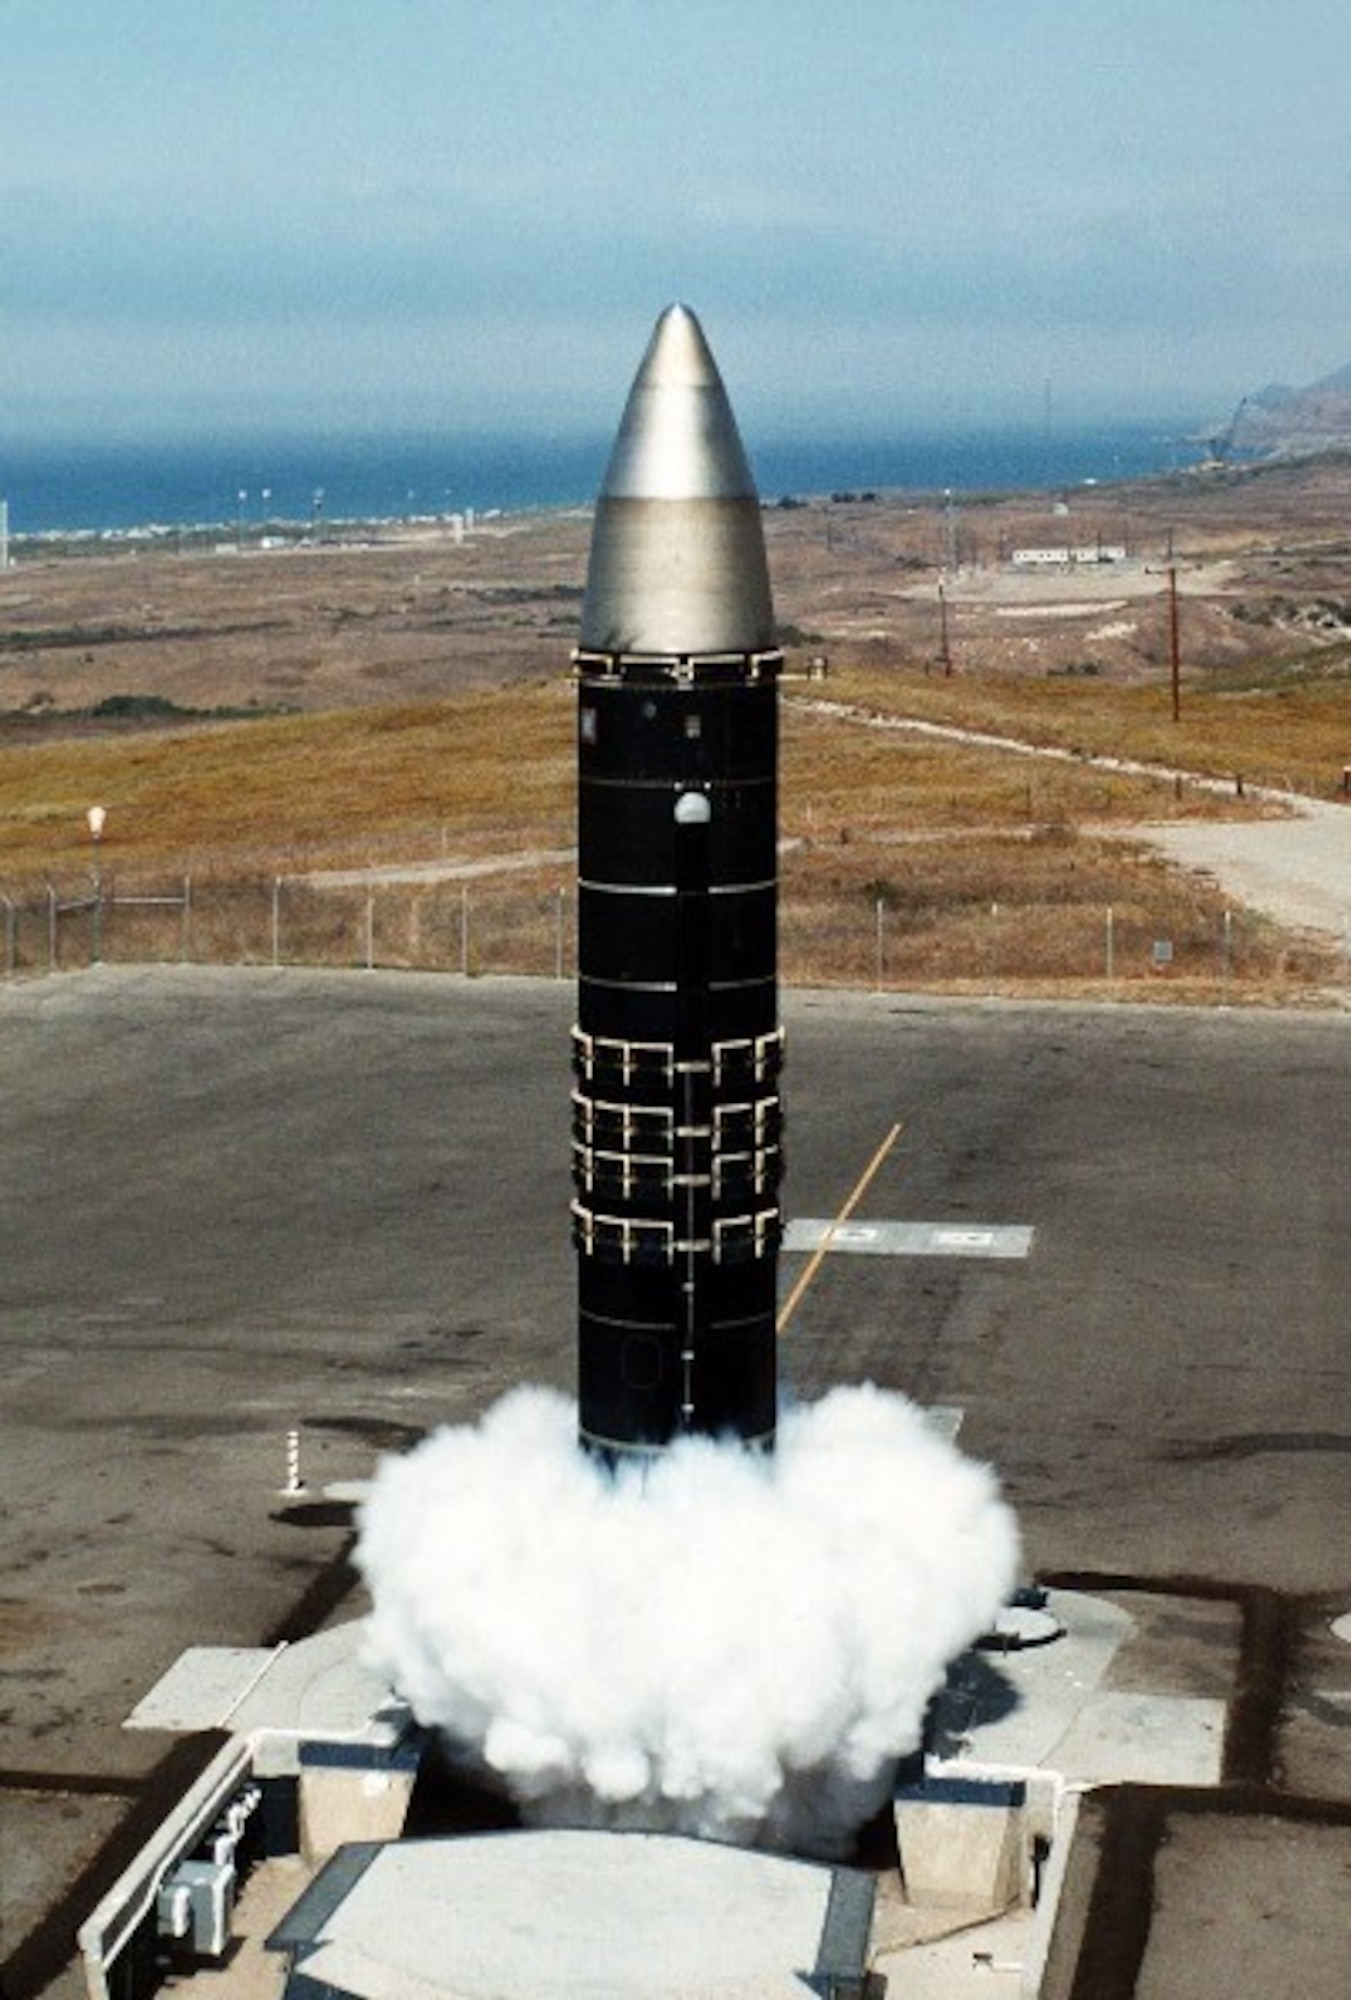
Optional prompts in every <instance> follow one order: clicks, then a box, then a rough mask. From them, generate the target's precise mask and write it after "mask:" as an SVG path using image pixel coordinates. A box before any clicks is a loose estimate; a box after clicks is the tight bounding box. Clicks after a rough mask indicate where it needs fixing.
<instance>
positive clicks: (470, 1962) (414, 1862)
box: [273, 1831, 872, 2000]
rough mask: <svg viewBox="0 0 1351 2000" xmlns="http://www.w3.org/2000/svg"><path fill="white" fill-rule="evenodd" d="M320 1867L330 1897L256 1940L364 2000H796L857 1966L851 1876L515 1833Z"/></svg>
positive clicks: (863, 1947)
mask: <svg viewBox="0 0 1351 2000" xmlns="http://www.w3.org/2000/svg"><path fill="white" fill-rule="evenodd" d="M349 1858H350V1859H351V1860H354V1861H357V1862H360V1863H361V1864H362V1865H360V1867H359V1868H357V1867H351V1866H349V1865H348V1862H349ZM331 1867H332V1869H333V1870H334V1871H335V1872H336V1873H337V1874H338V1875H339V1876H340V1877H341V1878H342V1879H341V1880H340V1881H339V1883H338V1885H337V1888H336V1891H335V1894H334V1895H333V1896H332V1897H329V1896H327V1894H326V1877H325V1876H323V1875H321V1876H320V1877H319V1879H318V1880H317V1882H316V1883H315V1884H314V1886H313V1888H312V1889H311V1891H310V1892H309V1894H308V1896H307V1897H306V1898H305V1899H304V1900H303V1902H302V1903H301V1904H300V1905H298V1906H297V1909H296V1910H295V1911H293V1912H292V1914H291V1916H290V1917H289V1918H287V1919H286V1920H285V1921H284V1922H283V1923H282V1924H281V1925H280V1926H279V1927H278V1929H277V1931H276V1933H274V1939H273V1942H274V1944H275V1946H276V1947H277V1948H278V1949H287V1950H290V1951H294V1952H296V1953H297V1963H298V1967H299V1969H300V1970H302V1971H303V1972H304V1974H305V1976H306V1978H307V1979H308V1980H316V1981H319V1982H321V1983H323V1984H324V1985H326V1986H328V1987H329V1988H330V1989H332V1990H336V1991H338V1992H341V1993H345V1994H353V1995H358V1996H369V2000H388V1996H391V1995H394V1994H396V1993H397V1994H401V1995H405V1996H407V1995H410V1994H411V1995H417V1996H419V2000H487V1996H489V1995H491V1996H492V2000H516V1996H520V2000H526V1996H529V2000H574V1996H585V2000H693V1996H696V1995H697V1996H699V2000H774V1996H775V1995H782V1996H783V2000H801V1994H802V1989H803V1983H804V1981H806V1982H807V1983H809V1984H810V1983H811V1982H812V1981H813V1980H814V1979H821V1978H824V1977H826V1976H827V1975H829V1976H832V1977H834V1978H835V1979H837V1980H838V1981H840V1982H841V1983H840V1984H839V1986H838V1987H836V1988H835V1989H833V1990H838V1991H842V1992H846V1991H848V1990H849V1982H850V1981H851V1980H852V1981H853V1982H854V1984H855V1990H857V1989H858V1986H859V1985H860V1984H861V1979H862V1974H863V1972H864V1969H865V1965H866V1953H867V1940H868V1930H869V1926H870V1920H871V1911H872V1885H871V1882H870V1880H869V1878H867V1877H865V1876H861V1875H857V1874H855V1873H854V1872H853V1871H851V1870H847V1869H834V1868H828V1867H821V1866H818V1865H815V1864H813V1863H809V1862H803V1861H794V1860H789V1859H787V1858H785V1857H783V1856H778V1855H764V1854H753V1853H750V1852H748V1851H746V1850H744V1849H740V1848H731V1847H720V1846H717V1845H714V1844H713V1843H711V1842H705V1841H695V1840H683V1839H676V1838H672V1837H668V1836H663V1835H649V1834H603V1833H577V1832H561V1831H560V1832H544V1833H519V1834H508V1835H497V1836H484V1837H478V1838H470V1839H464V1840H444V1841H404V1842H400V1843H398V1844H397V1845H394V1846H389V1847H384V1848H380V1849H378V1850H376V1851H373V1852H371V1853H369V1854H368V1855H363V1854H361V1853H360V1851H359V1850H355V1849H347V1850H345V1851H344V1852H343V1853H341V1854H339V1855H338V1856H336V1857H335V1860H334V1862H333V1863H332V1864H331ZM842 1891H843V1894H842ZM850 1892H856V1893H855V1894H853V1895H852V1898H851V1893H850ZM851 1900H852V1903H853V1908H852V1910H847V1909H846V1906H848V1905H849V1904H850V1902H851ZM842 1909H846V1914H844V1916H843V1917H842V1914H841V1912H842ZM817 1990H823V1989H822V1988H818V1989H817Z"/></svg>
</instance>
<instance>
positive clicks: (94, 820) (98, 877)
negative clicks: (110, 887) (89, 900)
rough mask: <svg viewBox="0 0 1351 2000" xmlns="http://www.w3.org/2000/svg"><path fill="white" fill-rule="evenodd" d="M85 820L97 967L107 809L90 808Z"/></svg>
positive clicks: (105, 807) (101, 942)
mask: <svg viewBox="0 0 1351 2000" xmlns="http://www.w3.org/2000/svg"><path fill="white" fill-rule="evenodd" d="M85 818H86V820H87V821H88V823H89V840H90V846H91V857H92V867H91V868H90V874H91V875H92V877H93V881H94V926H93V940H92V942H93V953H92V956H93V960H94V963H95V965H98V964H99V963H100V962H101V961H102V958H103V877H102V874H101V872H100V867H99V861H100V854H99V848H100V843H101V842H102V839H103V828H104V825H105V824H106V822H107V818H108V808H107V806H90V808H89V810H88V812H87V813H86V814H85Z"/></svg>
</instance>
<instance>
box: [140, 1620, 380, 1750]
mask: <svg viewBox="0 0 1351 2000" xmlns="http://www.w3.org/2000/svg"><path fill="white" fill-rule="evenodd" d="M363 1631H364V1624H363V1621H362V1620H361V1619H350V1620H348V1621H347V1622H346V1623H344V1624H341V1625H335V1626H333V1627H331V1628H330V1629H329V1630H328V1631H325V1632H317V1633H315V1634H314V1635H313V1637H311V1638H309V1639H300V1640H297V1641H295V1642H294V1643H293V1644H291V1645H289V1646H276V1647H271V1648H268V1647H255V1648H248V1647H223V1646H192V1647H189V1648H188V1650H187V1651H186V1652H185V1653H184V1654H182V1655H181V1657H180V1658H179V1659H178V1660H177V1661H176V1662H175V1663H174V1665H173V1666H172V1667H171V1668H170V1669H169V1671H168V1673H167V1674H165V1675H164V1676H163V1678H162V1679H161V1680H159V1681H158V1682H156V1684H155V1686H154V1687H153V1688H152V1689H151V1690H150V1692H149V1694H147V1695H146V1697H145V1698H144V1700H143V1701H141V1702H139V1703H138V1704H137V1706H136V1708H135V1710H134V1711H133V1712H132V1714H131V1716H130V1717H129V1718H128V1727H129V1728H133V1729H166V1730H198V1729H229V1730H230V1731H231V1732H232V1733H233V1734H234V1735H237V1736H255V1737H256V1736H261V1735H267V1736H277V1737H283V1738H294V1739H296V1740H297V1741H299V1740H301V1739H302V1738H303V1739H305V1740H309V1741H323V1742H335V1741H341V1742H348V1743H356V1742H361V1743H368V1744H371V1745H373V1746H380V1745H386V1746H387V1745H389V1744H392V1743H394V1742H397V1741H398V1739H399V1737H400V1736H402V1735H403V1734H404V1733H405V1732H406V1730H407V1728H408V1725H409V1714H408V1710H407V1708H406V1707H405V1706H404V1704H403V1703H402V1702H400V1701H399V1700H398V1699H397V1697H396V1696H395V1695H394V1694H393V1693H392V1691H391V1690H390V1688H389V1685H388V1683H387V1682H386V1681H385V1680H384V1679H383V1677H382V1676H381V1675H379V1674H376V1673H373V1672H372V1671H371V1670H370V1668H368V1667H367V1666H366V1665H365V1664H364V1662H363V1660H362V1657H361V1648H362V1636H363Z"/></svg>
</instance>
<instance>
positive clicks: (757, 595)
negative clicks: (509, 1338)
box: [573, 306, 783, 1461]
mask: <svg viewBox="0 0 1351 2000" xmlns="http://www.w3.org/2000/svg"><path fill="white" fill-rule="evenodd" d="M575 664H576V671H577V679H578V747H577V767H578V912H579V915H578V928H579V940H578V969H579V970H578V999H577V1026H576V1028H575V1030H574V1034H573V1061H574V1072H575V1079H576V1081H575V1088H574V1092H573V1161H574V1180H575V1186H576V1198H575V1200H574V1203H573V1221H574V1236H575V1241H576V1245H577V1251H578V1265H579V1278H578V1290H579V1300H578V1303H579V1334H578V1390H579V1408H580V1427H581V1436H582V1441H583V1443H584V1444H585V1445H586V1446H587V1447H588V1448H589V1449H591V1450H593V1451H596V1452H598V1453H601V1454H603V1455H605V1456H606V1457H608V1458H610V1459H611V1460H614V1461H618V1460H621V1459H624V1458H626V1457H629V1456H631V1455H637V1456H639V1457H641V1456H642V1455H644V1454H650V1453H653V1452H656V1451H660V1450H661V1449H662V1448H663V1447H664V1446H666V1445H668V1444H669V1443H670V1442H671V1441H672V1440H673V1439H675V1438H677V1437H679V1436H682V1435H686V1434H690V1433H697V1434H702V1435H711V1436H723V1435H728V1436H732V1437H736V1438H740V1439H743V1440H745V1441H746V1442H748V1443H754V1444H757V1445H762V1446H767V1445H769V1444H770V1443H771V1442H772V1440H773V1435H774V1427H775V1415H776V1334H775V1311H776V1291H777V1269H778V1249H779V1238H780V1233H781V1224H780V1214H779V1205H778V1187H779V1179H780V1158H781V1136H782V1111H781V1105H780V1098H779V1073H780V1069H781V1064H782V1046H783V1044H782V1033H781V1030H780V1027H779V1020H778V968H777V821H778V808H777V772H778V680H779V673H780V669H781V666H782V656H781V654H780V653H779V651H778V648H777V646H776V643H775V633H774V618H773V610H772V606H771V601H770V591H769V578H768V570H767V565H766V561H765V546H764V533H763V527H762V523H761V518H760V504H759V500H758V498H757V496H756V491H755V485H754V481H753V479H752V477H751V473H750V469H749V466H748V464H747V462H746V457H745V453H744V451H743V449H742V446H741V440H740V438H739V436H738V434H737V428H736V422H735V419H734V418H733V415H732V411H731V407H730V405H729V403H728V400H727V396H726V392H725V390H724V388H723V384H722V380H721V378H720V376H719V374H718V370H717V367H716V364H715V363H714V361H713V358H712V356H711V354H710V353H709V350H708V347H707V344H706V342H705V340H704V336H703V333H702V330H701V328H700V326H699V323H698V321H697V320H696V319H695V317H694V315H693V314H692V313H690V312H688V311H687V310H686V309H685V308H683V307H681V306H673V307H671V308H669V310H668V311H667V312H665V313H664V314H663V315H662V318H661V319H660V320H659V322H658V324H657V328H656V331H655V332H654V334H653V336H652V340H651V343H650V344H649V347H648V350H647V353H646V355H645V357H644V359H643V363H642V366H641V367H640V369H639V371H638V375H637V377H636V378H635V381H634V384H633V388H632V390H631V392H630V395H629V400H628V403H627V405H626V408H625V412H624V417H623V421H622V423H621V425H620V429H619V434H618V437H617V439H616V442H615V447H614V451H613V453H612V456H611V459H610V464H609V468H608V470H607V473H606V476H605V481H604V484H603V486H602V489H601V493H600V498H599V500H598V503H597V507H596V516H595V525H594V529H593V534H592V543H591V559H590V566H589V570H588V577H587V592H586V602H585V606H584V609H583V614H582V627H581V636H580V645H579V647H578V650H577V653H576V655H575Z"/></svg>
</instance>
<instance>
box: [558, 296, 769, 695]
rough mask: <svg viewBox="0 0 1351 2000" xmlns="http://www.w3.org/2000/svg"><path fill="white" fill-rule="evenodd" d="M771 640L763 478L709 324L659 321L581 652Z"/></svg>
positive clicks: (630, 417) (731, 649)
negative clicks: (742, 431) (746, 446)
mask: <svg viewBox="0 0 1351 2000" xmlns="http://www.w3.org/2000/svg"><path fill="white" fill-rule="evenodd" d="M773 645H774V610H773V606H772V604H771V602H770V594H769V570H768V566H767V564H766V561H765V537H764V529H763V526H762V523H761V519H760V501H759V497H758V495H757V494H756V490H755V481H754V479H753V478H752V476H751V469H750V466H749V464H748V463H747V460H746V454H745V451H744V450H743V448H742V444H741V438H740V436H739V434H738V432H737V427H736V418H735V417H734V416H733V415H732V406H731V404H730V403H729V402H728V400H727V391H726V390H725V389H724V387H723V384H722V377H721V375H719V373H718V366H717V363H716V362H715V361H714V359H713V356H712V354H711V353H710V352H709V348H708V342H707V341H706V340H705V339H704V333H703V328H702V327H701V326H700V324H699V322H698V320H697V319H696V318H695V316H694V314H693V313H692V312H690V311H689V309H688V308H687V307H685V306H679V305H676V306H668V307H667V309H666V311H665V312H664V313H663V314H662V316H661V318H660V319H659V320H658V321H657V325H656V330H655V332H654V333H653V335H652V338H651V340H650V341H649V342H648V348H647V353H646V354H645V355H644V356H643V360H642V365H641V367H640V368H639V370H638V373H637V375H636V376H635V377H634V382H633V387H632V389H631V390H630V391H629V400H628V402H627V404H626V405H625V408H624V415H623V419H622V421H621V423H620V426H619V435H618V436H617V437H616V439H615V444H614V450H613V451H612V452H611V454H610V463H609V467H608V469H607V471H606V474H605V480H604V484H603V485H602V487H601V490H600V497H599V499H598V500H597V502H596V518H595V525H594V527H593V529H592V534H591V561H590V566H589V568H588V571H587V581H586V602H585V605H584V606H583V610H582V629H581V647H582V650H583V651H584V652H597V653H612V654H627V655H640V656H641V655H652V654H656V655H669V654H707V653H753V652H763V651H766V650H767V649H769V648H771V647H772V646H773Z"/></svg>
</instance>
